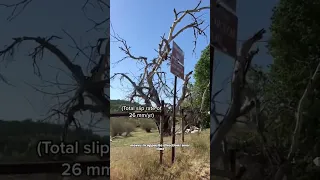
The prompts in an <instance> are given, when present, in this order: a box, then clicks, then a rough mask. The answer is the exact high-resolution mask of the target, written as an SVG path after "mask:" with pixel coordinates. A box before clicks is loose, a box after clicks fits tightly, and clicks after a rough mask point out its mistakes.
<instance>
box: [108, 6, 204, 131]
mask: <svg viewBox="0 0 320 180" xmlns="http://www.w3.org/2000/svg"><path fill="white" fill-rule="evenodd" d="M200 5H201V1H200V2H199V3H198V4H197V6H196V7H195V8H193V9H190V10H184V11H180V12H177V11H176V10H175V9H174V10H173V12H174V16H175V20H174V22H173V23H172V25H171V27H170V30H169V34H168V36H167V37H165V35H163V36H162V37H161V41H160V44H159V45H158V50H157V53H158V55H157V57H156V58H154V59H148V58H147V57H145V56H135V55H133V54H132V53H131V51H130V47H129V46H128V45H127V42H126V41H125V40H124V39H122V38H120V37H119V36H114V38H115V39H116V40H117V41H119V42H120V43H121V44H122V46H121V47H120V49H121V50H122V51H123V52H124V53H125V54H126V57H124V58H123V59H121V60H120V61H118V62H121V61H123V60H124V59H132V60H135V61H138V62H141V63H142V64H143V68H142V69H143V71H142V73H141V74H140V76H139V77H138V78H137V79H138V80H137V81H135V80H134V78H132V77H129V76H128V75H127V74H125V73H121V72H119V73H115V74H114V75H113V77H112V78H115V77H116V76H120V78H121V79H126V80H127V81H128V82H129V83H130V84H131V85H132V88H133V90H132V93H131V95H130V100H131V101H134V100H135V99H136V98H138V99H142V100H143V101H144V103H145V105H146V106H152V104H155V106H158V107H160V106H161V99H162V97H160V93H161V92H163V93H165V94H166V96H167V97H173V92H172V88H171V87H169V86H168V85H166V84H167V83H166V73H165V72H163V71H161V65H162V64H163V63H164V62H166V61H168V60H170V55H169V53H170V51H171V48H170V43H171V42H172V41H173V40H174V39H175V38H176V37H177V36H180V35H181V34H182V32H184V31H185V30H188V29H193V31H194V36H195V41H194V42H195V43H196V42H197V38H198V36H199V35H206V34H205V33H204V30H205V28H206V27H204V28H202V27H201V26H202V25H203V24H204V20H201V19H199V17H196V14H197V13H199V12H202V11H204V10H209V7H200ZM187 16H190V17H191V18H192V22H191V23H189V24H187V25H186V26H184V27H182V28H180V29H177V25H178V24H179V23H180V22H181V21H182V20H184V19H185V17H187ZM195 45H196V44H195ZM191 75H192V71H191V72H189V73H187V74H186V76H185V78H184V83H183V87H182V93H181V96H180V98H179V99H178V102H177V107H176V108H177V109H178V107H180V105H181V104H182V102H183V101H184V100H185V98H186V96H187V85H188V83H189V80H190V78H191ZM169 109H172V105H169V107H168V109H166V110H165V111H166V112H169ZM170 116H171V114H170V113H168V115H167V116H166V118H165V120H164V125H163V127H164V134H165V135H170V134H171V130H170V126H169V119H170ZM155 123H156V125H157V127H158V129H159V123H160V117H155Z"/></svg>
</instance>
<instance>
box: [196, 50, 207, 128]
mask: <svg viewBox="0 0 320 180" xmlns="http://www.w3.org/2000/svg"><path fill="white" fill-rule="evenodd" d="M208 67H210V46H207V47H206V48H205V49H204V50H203V51H202V52H201V57H200V59H199V61H198V62H197V64H196V66H195V69H194V79H195V83H194V86H193V88H192V94H194V96H193V98H194V102H193V105H194V106H195V107H196V108H199V109H201V111H202V112H201V113H202V114H203V115H204V116H203V118H204V119H203V122H204V125H205V126H206V127H208V126H209V125H210V123H209V122H210V119H209V115H208V114H207V113H206V112H208V111H209V108H210V92H209V91H210V87H209V86H208V85H209V83H210V68H208ZM204 93H205V94H204ZM203 95H204V96H203ZM203 98H204V99H203Z"/></svg>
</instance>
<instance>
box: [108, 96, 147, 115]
mask: <svg viewBox="0 0 320 180" xmlns="http://www.w3.org/2000/svg"><path fill="white" fill-rule="evenodd" d="M122 106H133V107H137V106H142V105H141V104H139V103H131V102H130V101H126V100H120V99H118V100H111V101H110V112H111V113H112V112H121V107H122Z"/></svg>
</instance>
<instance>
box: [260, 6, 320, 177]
mask: <svg viewBox="0 0 320 180" xmlns="http://www.w3.org/2000/svg"><path fill="white" fill-rule="evenodd" d="M319 9H320V1H319V0H316V1H311V0H306V1H297V0H293V1H289V0H280V2H279V4H278V6H277V7H276V8H275V9H274V13H273V16H272V25H271V27H270V30H271V39H270V41H269V50H270V54H271V55H272V57H273V59H274V63H273V64H272V65H271V68H270V80H271V82H272V83H270V84H269V85H268V86H267V87H266V95H267V97H268V99H269V108H268V110H269V111H270V121H274V119H278V121H277V122H278V123H275V124H274V125H272V126H271V127H272V128H271V127H270V130H271V131H272V134H273V136H272V137H273V140H274V142H275V144H276V146H277V147H278V148H279V150H280V151H281V152H282V153H284V156H285V155H286V154H287V153H289V154H290V153H291V154H290V155H288V157H286V158H290V159H295V163H294V164H292V165H293V170H292V171H291V172H288V173H293V176H295V177H297V179H314V178H316V177H319V170H317V169H316V167H315V165H314V164H313V162H312V160H313V159H314V158H315V157H317V156H319V155H320V154H319V153H320V151H319V143H320V141H319V140H320V139H319V136H320V134H319V130H318V129H319V128H320V121H319V111H317V110H316V109H318V107H319V106H318V105H319V103H320V101H319V98H320V96H319V93H318V92H319V82H318V79H317V78H316V79H314V73H318V72H315V71H316V70H317V69H316V68H317V65H318V64H319V62H320V61H319V57H320V45H319V40H320V35H319V31H320V18H319V17H318V16H316V15H315V14H314V13H315V12H317V11H319ZM311 82H312V83H313V84H314V86H313V87H312V90H310V91H311V92H310V93H309V95H308V97H307V101H306V103H304V107H303V108H302V110H301V113H303V117H302V119H303V121H302V120H301V126H297V123H295V119H296V118H297V116H298V112H297V108H298V106H299V105H301V101H300V100H301V97H302V95H303V94H304V92H305V91H306V88H307V85H308V84H310V83H311ZM292 134H294V136H295V135H300V136H296V138H293V137H292ZM294 141H297V142H294ZM280 142H281V143H280ZM293 144H296V145H295V146H293ZM289 156H290V157H289Z"/></svg>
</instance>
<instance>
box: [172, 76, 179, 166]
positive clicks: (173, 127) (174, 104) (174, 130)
mask: <svg viewBox="0 0 320 180" xmlns="http://www.w3.org/2000/svg"><path fill="white" fill-rule="evenodd" d="M177 79H178V78H177V76H174V88H173V116H172V133H173V134H172V145H173V146H172V154H171V162H172V164H173V163H174V159H175V147H174V144H175V143H176V101H177Z"/></svg>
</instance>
